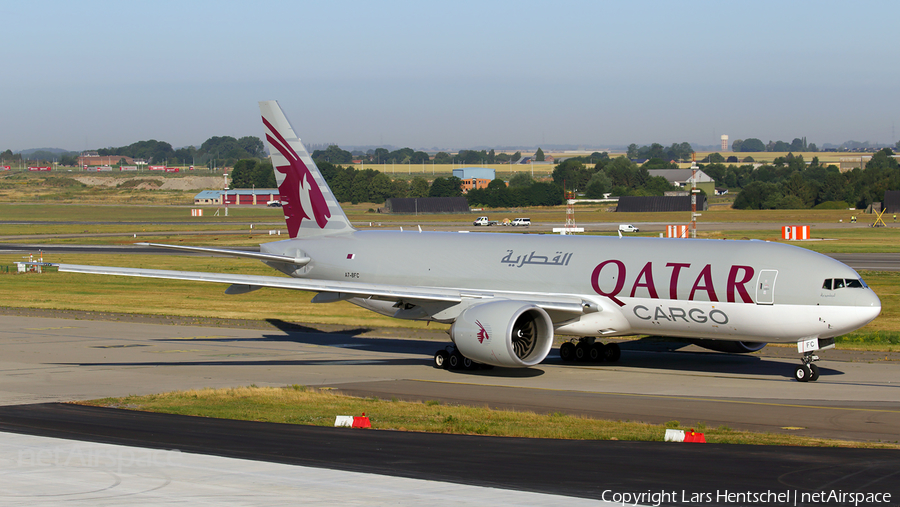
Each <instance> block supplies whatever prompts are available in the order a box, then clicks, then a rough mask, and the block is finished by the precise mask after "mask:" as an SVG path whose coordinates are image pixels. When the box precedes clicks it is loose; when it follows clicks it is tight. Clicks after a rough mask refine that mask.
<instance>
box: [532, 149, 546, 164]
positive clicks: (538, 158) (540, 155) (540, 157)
mask: <svg viewBox="0 0 900 507" xmlns="http://www.w3.org/2000/svg"><path fill="white" fill-rule="evenodd" d="M534 161H535V162H543V161H544V150H542V149H540V147H538V149H537V151H536V152H535V153H534Z"/></svg>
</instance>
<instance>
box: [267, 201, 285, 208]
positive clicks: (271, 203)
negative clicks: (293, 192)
mask: <svg viewBox="0 0 900 507" xmlns="http://www.w3.org/2000/svg"><path fill="white" fill-rule="evenodd" d="M266 206H268V207H270V208H280V207H281V201H269V202H267V203H266Z"/></svg>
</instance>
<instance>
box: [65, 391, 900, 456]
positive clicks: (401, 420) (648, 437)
mask: <svg viewBox="0 0 900 507" xmlns="http://www.w3.org/2000/svg"><path fill="white" fill-rule="evenodd" d="M81 404H83V405H90V406H99V407H110V408H121V409H129V410H142V411H148V412H160V413H169V414H180V415H191V416H200V417H215V418H222V419H236V420H244V421H261V422H276V423H287V424H306V425H313V426H332V425H334V417H335V416H336V415H359V414H363V413H365V414H366V415H367V416H369V418H370V420H371V422H372V428H374V429H381V430H399V431H422V432H429V433H454V434H466V435H490V436H505V437H524V438H561V439H572V440H632V441H662V440H664V436H665V430H666V428H677V429H684V430H688V429H690V428H693V429H695V430H696V431H699V432H703V433H704V434H705V437H706V440H707V442H710V443H722V444H753V445H795V446H813V447H863V448H891V449H897V448H900V445H898V444H897V443H883V442H879V443H872V442H849V441H842V440H830V439H820V438H809V437H801V436H796V435H787V434H777V433H753V432H748V431H736V430H733V429H731V428H728V427H727V426H719V427H707V426H706V425H705V424H703V423H702V422H698V423H696V424H693V426H691V425H687V426H685V425H682V424H681V423H679V422H678V421H669V422H668V423H666V424H665V425H659V424H646V423H641V422H629V421H607V420H599V419H590V418H587V417H581V416H574V415H567V414H561V413H552V414H536V413H534V412H516V411H512V410H494V409H491V408H487V407H470V406H461V405H443V404H441V403H440V402H438V401H426V402H424V403H420V402H406V401H398V400H396V399H392V400H382V399H377V398H355V397H351V396H345V395H341V394H337V393H333V392H329V391H320V390H316V389H311V388H307V387H304V386H298V385H294V386H288V387H282V388H271V387H256V386H250V387H238V388H228V389H200V390H190V391H176V392H170V393H163V394H154V395H149V396H127V397H124V398H104V399H101V400H93V401H88V402H82V403H81Z"/></svg>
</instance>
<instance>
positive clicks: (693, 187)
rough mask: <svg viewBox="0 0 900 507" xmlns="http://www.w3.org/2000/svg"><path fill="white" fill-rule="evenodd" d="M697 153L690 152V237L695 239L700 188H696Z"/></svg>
mask: <svg viewBox="0 0 900 507" xmlns="http://www.w3.org/2000/svg"><path fill="white" fill-rule="evenodd" d="M697 169H699V168H698V167H697V154H696V153H692V154H691V238H694V239H697V217H699V216H700V214H699V213H697V194H698V193H700V190H699V189H698V188H697Z"/></svg>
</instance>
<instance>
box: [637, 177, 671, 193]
mask: <svg viewBox="0 0 900 507" xmlns="http://www.w3.org/2000/svg"><path fill="white" fill-rule="evenodd" d="M641 189H642V190H643V191H644V193H645V194H647V195H660V196H661V195H665V193H666V192H670V191H673V190H677V187H675V186H673V185H672V184H671V183H669V180H667V179H665V178H663V177H662V176H651V177H650V178H649V179H648V180H647V182H646V183H644V185H643V186H641Z"/></svg>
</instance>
